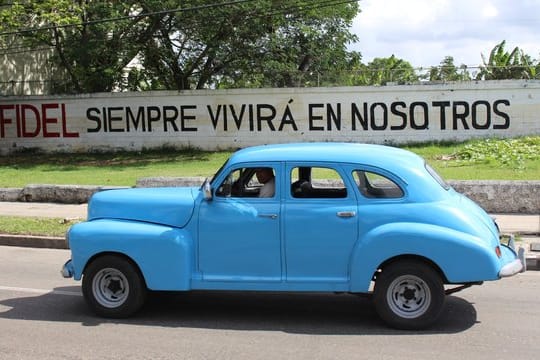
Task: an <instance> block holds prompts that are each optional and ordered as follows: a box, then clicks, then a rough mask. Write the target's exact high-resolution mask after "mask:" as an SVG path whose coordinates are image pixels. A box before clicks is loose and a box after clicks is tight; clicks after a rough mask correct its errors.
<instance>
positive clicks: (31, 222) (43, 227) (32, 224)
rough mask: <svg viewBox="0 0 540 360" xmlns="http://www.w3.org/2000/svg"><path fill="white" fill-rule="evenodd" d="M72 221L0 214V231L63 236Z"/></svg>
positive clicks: (16, 233)
mask: <svg viewBox="0 0 540 360" xmlns="http://www.w3.org/2000/svg"><path fill="white" fill-rule="evenodd" d="M73 224H74V222H73V221H66V220H64V219H60V218H37V217H24V216H0V233H2V234H15V235H45V236H60V237H63V236H64V235H65V233H66V231H67V229H68V228H69V227H70V226H71V225H73Z"/></svg>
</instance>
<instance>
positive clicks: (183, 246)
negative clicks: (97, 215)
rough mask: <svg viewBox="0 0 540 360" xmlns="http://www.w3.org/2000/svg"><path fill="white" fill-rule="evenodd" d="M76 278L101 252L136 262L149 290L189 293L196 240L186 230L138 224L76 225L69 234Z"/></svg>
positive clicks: (114, 221) (101, 221)
mask: <svg viewBox="0 0 540 360" xmlns="http://www.w3.org/2000/svg"><path fill="white" fill-rule="evenodd" d="M68 239H69V247H70V249H71V255H72V262H73V267H74V277H75V279H76V280H80V279H81V278H82V275H83V272H84V269H85V267H86V265H87V264H88V261H89V260H90V259H91V258H93V257H94V256H96V255H99V254H101V253H119V254H122V255H125V256H127V257H129V258H130V259H131V260H133V261H134V262H135V263H136V264H137V266H138V267H139V269H140V270H141V273H142V275H143V277H144V279H145V281H146V285H147V286H148V288H149V289H150V290H189V289H190V287H191V281H190V279H191V274H192V269H193V261H192V259H193V256H194V255H193V241H192V238H191V235H190V234H189V233H188V232H187V231H186V230H183V229H177V228H173V227H169V226H163V225H156V224H149V223H142V222H136V221H125V220H114V219H112V220H111V219H103V220H95V221H88V222H83V223H79V224H75V225H73V226H72V227H71V229H70V230H69V233H68Z"/></svg>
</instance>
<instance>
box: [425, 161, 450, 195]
mask: <svg viewBox="0 0 540 360" xmlns="http://www.w3.org/2000/svg"><path fill="white" fill-rule="evenodd" d="M425 166H426V170H427V171H428V173H429V174H430V175H431V176H432V177H433V178H434V179H435V180H436V181H437V182H438V183H439V184H440V185H441V186H442V187H443V188H444V189H445V190H449V189H450V185H448V184H447V183H446V182H445V181H444V179H443V178H442V177H441V176H440V175H439V174H438V173H437V172H436V171H435V169H433V168H432V167H431V166H429V164H428V163H425Z"/></svg>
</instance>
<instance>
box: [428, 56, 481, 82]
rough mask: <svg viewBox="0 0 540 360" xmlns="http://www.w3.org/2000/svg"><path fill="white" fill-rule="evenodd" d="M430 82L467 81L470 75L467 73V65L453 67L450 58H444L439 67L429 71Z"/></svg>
mask: <svg viewBox="0 0 540 360" xmlns="http://www.w3.org/2000/svg"><path fill="white" fill-rule="evenodd" d="M429 80H430V81H467V80H471V75H470V74H469V72H468V71H467V65H464V64H462V65H460V66H459V68H458V67H456V65H454V58H453V57H452V56H445V57H444V59H443V60H442V61H441V63H440V65H439V66H436V67H432V68H431V69H430V71H429Z"/></svg>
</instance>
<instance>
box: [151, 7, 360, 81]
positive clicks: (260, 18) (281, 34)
mask: <svg viewBox="0 0 540 360" xmlns="http://www.w3.org/2000/svg"><path fill="white" fill-rule="evenodd" d="M206 2H207V1H200V0H198V1H196V0H192V1H189V2H187V3H189V4H190V6H191V7H195V6H197V5H200V4H201V3H206ZM157 3H158V4H159V3H160V2H157ZM357 12H358V5H357V4H356V2H349V3H345V4H344V3H343V1H335V0H333V1H328V0H318V1H306V0H293V1H286V0H273V1H268V0H265V1H263V0H259V1H251V2H247V3H245V4H244V3H242V4H237V5H235V6H234V7H232V6H221V7H210V8H205V9H201V10H199V11H197V12H196V13H195V12H186V13H178V14H174V16H170V17H168V18H167V19H166V22H165V21H164V22H162V26H163V27H162V28H161V29H160V31H159V32H158V35H157V36H156V37H155V38H154V39H153V42H152V43H151V44H149V46H148V47H147V48H146V49H145V51H144V52H143V56H142V58H143V65H144V69H145V72H146V75H147V77H148V78H150V79H152V82H153V83H154V84H155V83H159V84H164V85H165V87H166V88H175V89H192V88H198V89H199V88H203V87H284V86H298V85H300V84H305V83H309V81H310V80H311V81H312V78H313V76H317V74H320V73H325V72H329V71H335V70H336V69H337V70H339V69H340V68H342V67H344V66H346V63H347V58H348V52H347V50H346V45H347V43H348V42H349V41H353V40H355V39H356V38H355V36H354V35H352V34H350V32H349V31H348V28H349V27H350V25H351V22H352V19H353V18H354V16H355V15H356V14H357Z"/></svg>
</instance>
